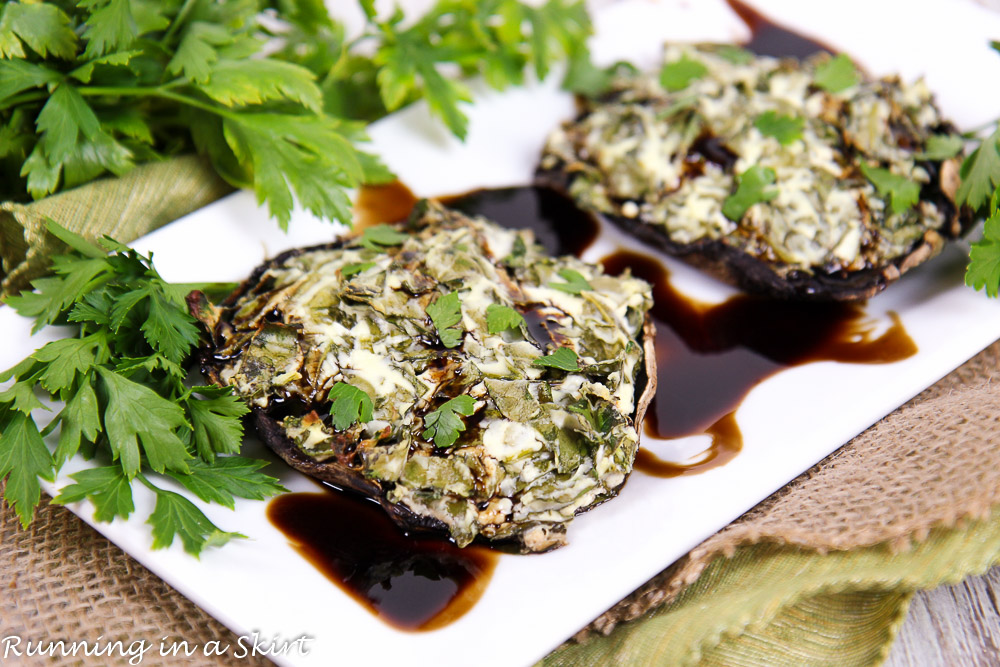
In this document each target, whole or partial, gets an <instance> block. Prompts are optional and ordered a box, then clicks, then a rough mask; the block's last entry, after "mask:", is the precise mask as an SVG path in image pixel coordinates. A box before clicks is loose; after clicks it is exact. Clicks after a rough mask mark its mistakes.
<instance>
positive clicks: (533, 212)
mask: <svg viewBox="0 0 1000 667" xmlns="http://www.w3.org/2000/svg"><path fill="white" fill-rule="evenodd" d="M440 201H441V202H442V203H443V204H445V205H447V206H450V207H451V208H454V209H457V210H459V211H462V212H463V213H466V214H468V215H481V216H483V217H485V218H488V219H490V220H492V221H494V222H496V223H499V224H500V225H501V226H503V227H507V228H509V229H530V230H532V231H533V232H534V233H535V239H536V240H537V241H538V242H539V243H541V244H542V245H543V246H545V249H546V250H548V251H549V252H550V253H551V254H553V255H577V256H579V255H581V254H582V253H583V251H584V250H586V249H587V248H589V247H590V245H591V244H592V243H593V242H594V240H595V239H596V238H597V234H598V232H599V231H600V223H598V222H597V220H596V219H595V218H594V216H593V215H591V214H590V213H587V212H586V211H583V210H582V209H580V208H579V207H578V206H577V205H576V204H575V203H574V202H573V200H572V199H570V198H569V197H567V196H566V195H564V194H562V193H560V192H557V191H556V190H553V189H551V188H546V187H541V186H531V185H528V186H523V187H512V188H495V189H487V190H473V191H472V192H469V193H466V194H461V195H455V196H450V197H441V198H440Z"/></svg>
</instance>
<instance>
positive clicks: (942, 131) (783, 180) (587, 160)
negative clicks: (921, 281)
mask: <svg viewBox="0 0 1000 667" xmlns="http://www.w3.org/2000/svg"><path fill="white" fill-rule="evenodd" d="M665 62H666V66H667V67H668V68H669V67H671V66H674V65H676V64H677V63H685V66H686V67H687V69H688V71H694V72H695V74H696V76H695V78H693V79H692V80H691V81H689V82H688V83H687V85H686V86H685V87H683V88H681V89H680V90H677V89H676V88H677V86H679V85H680V84H677V83H675V82H673V81H670V80H669V78H668V79H666V83H667V84H669V85H671V86H672V87H673V88H674V89H673V90H668V89H667V88H666V87H665V85H664V83H663V81H661V78H660V77H657V76H655V75H652V74H630V75H628V76H625V77H620V78H619V79H617V80H616V82H615V84H614V86H613V89H612V90H611V91H610V92H609V93H607V94H606V95H604V96H603V97H601V98H600V99H597V100H580V104H581V112H580V114H579V115H578V116H577V118H575V119H574V120H573V121H570V122H567V123H565V124H564V125H563V126H562V127H561V128H560V129H558V130H556V131H555V132H553V133H552V135H550V137H549V139H548V142H547V144H546V147H545V150H544V152H543V154H542V158H541V161H540V164H539V167H538V170H537V172H536V181H537V183H538V184H539V185H547V186H550V187H554V188H556V189H559V190H562V191H564V192H566V193H567V194H568V195H569V196H570V197H572V198H573V199H574V200H575V201H576V202H577V203H578V204H579V205H580V206H582V207H583V208H585V209H587V210H590V211H593V212H595V213H598V214H600V215H602V216H604V217H605V218H607V219H608V220H610V221H612V222H613V223H615V224H616V225H618V226H619V227H621V228H622V229H624V230H625V231H626V232H628V233H631V234H634V235H635V236H637V237H639V238H640V239H642V240H643V241H645V242H646V243H649V244H651V245H654V246H657V247H659V248H661V249H663V250H664V251H665V252H667V253H668V254H671V255H673V256H676V257H678V258H680V259H682V260H684V261H686V262H688V263H690V264H692V265H694V266H696V267H698V268H700V269H702V270H704V271H706V272H708V273H711V274H713V275H715V276H716V277H718V278H720V279H721V280H724V281H725V282H728V283H730V284H733V285H735V286H737V287H739V288H741V289H743V290H745V291H748V292H756V293H763V294H766V295H770V296H773V297H777V298H784V299H809V300H858V299H867V298H869V297H871V296H874V295H875V294H877V293H878V292H880V291H881V290H883V289H885V287H886V285H888V284H889V283H890V282H892V281H894V280H896V279H898V278H899V277H900V276H901V275H902V274H903V273H905V272H906V271H908V270H910V269H912V268H913V267H915V266H917V265H919V264H921V263H923V262H924V261H926V260H927V259H929V258H931V257H933V256H934V255H936V254H938V253H939V252H940V251H941V249H942V248H943V247H944V244H945V242H946V240H947V239H954V238H957V237H959V236H961V235H962V234H964V233H965V232H967V231H968V230H969V229H970V228H971V226H972V224H973V222H974V217H973V214H972V211H970V210H968V209H967V208H961V209H960V208H959V207H957V206H956V205H955V193H956V190H957V187H958V180H959V177H958V172H959V166H960V164H961V156H960V155H954V156H947V153H942V152H941V151H938V152H937V153H934V152H931V150H930V147H929V144H928V141H929V140H930V141H931V142H932V143H933V142H936V141H938V140H940V139H942V138H945V137H949V138H951V137H954V136H955V135H957V130H955V128H954V126H953V125H952V124H951V123H950V122H949V121H947V120H944V119H943V118H942V117H941V115H940V112H939V111H938V109H937V108H936V106H935V105H934V101H933V98H932V95H931V93H930V92H929V91H928V90H927V88H926V86H925V85H924V84H923V82H922V81H918V82H916V83H914V84H911V85H906V84H903V83H902V82H901V81H900V80H899V78H898V77H887V78H884V79H880V80H870V79H866V78H863V77H860V75H859V79H858V80H857V82H856V83H855V84H854V85H852V86H849V87H847V88H845V89H843V90H838V91H837V92H829V91H828V90H825V89H824V88H821V87H820V86H818V85H817V83H816V81H817V72H818V70H819V69H820V68H823V67H829V66H830V60H829V56H827V55H825V54H823V55H818V56H815V57H814V58H812V59H809V60H807V61H805V62H800V61H797V60H790V59H783V60H778V59H775V58H770V57H758V56H754V55H752V54H750V53H747V52H745V51H741V50H735V49H734V48H733V47H732V46H728V45H714V44H700V45H683V46H681V45H669V46H668V47H667V48H666V53H665ZM692 62H693V63H695V64H694V65H690V64H688V63H692ZM692 68H693V69H692ZM699 71H700V72H701V74H700V75H697V72H699ZM950 140H951V141H954V139H950ZM755 166H759V167H762V168H764V169H768V170H772V171H773V173H774V175H775V182H774V184H773V186H770V187H768V188H765V190H767V191H768V192H770V193H771V194H768V195H767V196H766V197H759V198H756V200H754V203H752V205H750V206H749V207H747V208H746V210H745V211H744V212H743V213H742V215H741V216H740V218H739V219H738V220H732V219H730V218H729V217H727V215H726V214H724V213H723V209H724V207H725V204H726V202H727V200H728V199H729V198H731V197H732V196H733V195H734V194H735V193H736V191H737V189H738V186H739V179H740V176H741V175H742V174H744V173H746V172H747V171H748V170H749V169H751V168H752V167H755ZM870 179H871V180H870ZM876 181H878V185H876ZM887 182H888V184H889V185H893V186H896V187H897V190H896V191H893V189H892V188H889V187H887ZM918 191H919V196H916V193H917V192H918ZM907 196H913V197H915V200H914V201H912V202H911V201H908V200H907V198H906V197H907ZM737 210H738V209H737ZM730 211H732V209H730Z"/></svg>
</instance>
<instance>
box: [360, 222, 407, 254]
mask: <svg viewBox="0 0 1000 667" xmlns="http://www.w3.org/2000/svg"><path fill="white" fill-rule="evenodd" d="M408 238H410V237H409V236H408V235H406V234H404V233H403V232H401V231H399V230H398V229H396V228H395V227H393V226H392V225H385V224H382V225H372V226H371V227H365V230H364V231H363V232H361V245H363V246H364V247H366V248H369V249H370V250H378V251H382V250H384V249H385V248H387V247H389V246H397V245H402V244H403V243H404V242H405V241H406V239H408Z"/></svg>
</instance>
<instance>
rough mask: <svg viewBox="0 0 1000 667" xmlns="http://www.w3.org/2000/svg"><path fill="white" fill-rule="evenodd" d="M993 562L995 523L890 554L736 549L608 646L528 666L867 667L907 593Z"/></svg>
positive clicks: (943, 531)
mask: <svg viewBox="0 0 1000 667" xmlns="http://www.w3.org/2000/svg"><path fill="white" fill-rule="evenodd" d="M997 562H1000V511H997V512H995V513H994V514H993V515H992V516H991V517H989V518H987V519H982V520H978V521H971V522H968V523H966V524H964V525H961V526H958V527H954V528H940V529H936V530H933V531H931V534H930V535H929V536H928V537H927V539H926V540H924V541H923V542H920V543H919V544H917V545H915V546H912V547H910V549H909V550H907V551H903V552H901V553H896V552H893V551H892V550H891V549H890V548H889V547H888V546H887V545H878V546H874V547H869V548H864V549H854V550H851V551H840V552H830V553H827V554H820V553H818V552H816V551H811V550H805V549H800V548H797V547H791V546H782V545H776V544H755V545H751V546H746V547H740V548H738V549H737V550H736V553H735V554H734V555H733V556H732V557H731V558H726V557H719V558H717V559H716V560H715V561H713V562H712V563H711V564H710V565H709V566H708V568H706V570H705V571H704V573H702V575H701V577H700V578H699V579H698V580H697V581H696V582H695V583H694V584H692V585H691V586H689V587H688V588H687V589H685V590H684V591H683V592H682V593H681V594H680V596H678V598H677V599H676V600H675V601H674V602H672V603H671V604H668V605H665V606H663V607H661V608H660V609H657V610H655V611H653V612H651V613H649V614H647V615H646V616H644V617H642V618H640V619H638V620H636V621H633V622H630V623H623V624H621V625H619V626H617V627H616V628H615V629H614V630H613V631H612V632H611V634H610V635H609V636H606V637H604V636H598V637H592V638H591V639H589V640H587V641H586V642H584V643H583V644H576V645H573V644H570V645H566V646H564V647H562V648H560V649H559V650H557V651H555V652H553V653H552V654H551V655H549V656H548V657H547V658H546V659H545V660H543V661H542V662H541V663H540V665H542V666H543V667H579V666H581V665H640V664H641V665H649V664H664V665H692V664H700V665H708V666H716V665H719V666H722V665H726V666H734V665H769V666H780V665H789V666H790V667H791V666H799V665H831V667H832V666H837V667H849V666H860V665H876V664H879V663H881V662H882V661H883V660H885V658H886V656H887V655H888V652H889V649H890V647H891V645H892V640H893V639H894V638H895V635H896V632H897V630H898V629H899V626H900V625H901V624H902V622H903V620H904V618H905V617H906V612H907V609H908V607H909V604H910V599H911V597H912V596H913V593H914V592H915V591H917V590H920V589H927V588H934V587H936V586H940V585H943V584H950V583H956V582H958V581H960V580H962V579H964V578H965V577H967V576H970V575H973V574H981V573H983V572H985V571H986V570H987V569H989V568H990V567H991V566H993V565H994V564H996V563H997Z"/></svg>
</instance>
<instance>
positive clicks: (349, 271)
mask: <svg viewBox="0 0 1000 667" xmlns="http://www.w3.org/2000/svg"><path fill="white" fill-rule="evenodd" d="M373 266H375V262H357V263H355V264H345V265H344V267H343V268H342V269H341V270H340V275H342V276H344V277H345V278H347V277H349V276H353V275H354V274H355V273H364V272H365V271H367V270H368V269H370V268H372V267H373Z"/></svg>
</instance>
